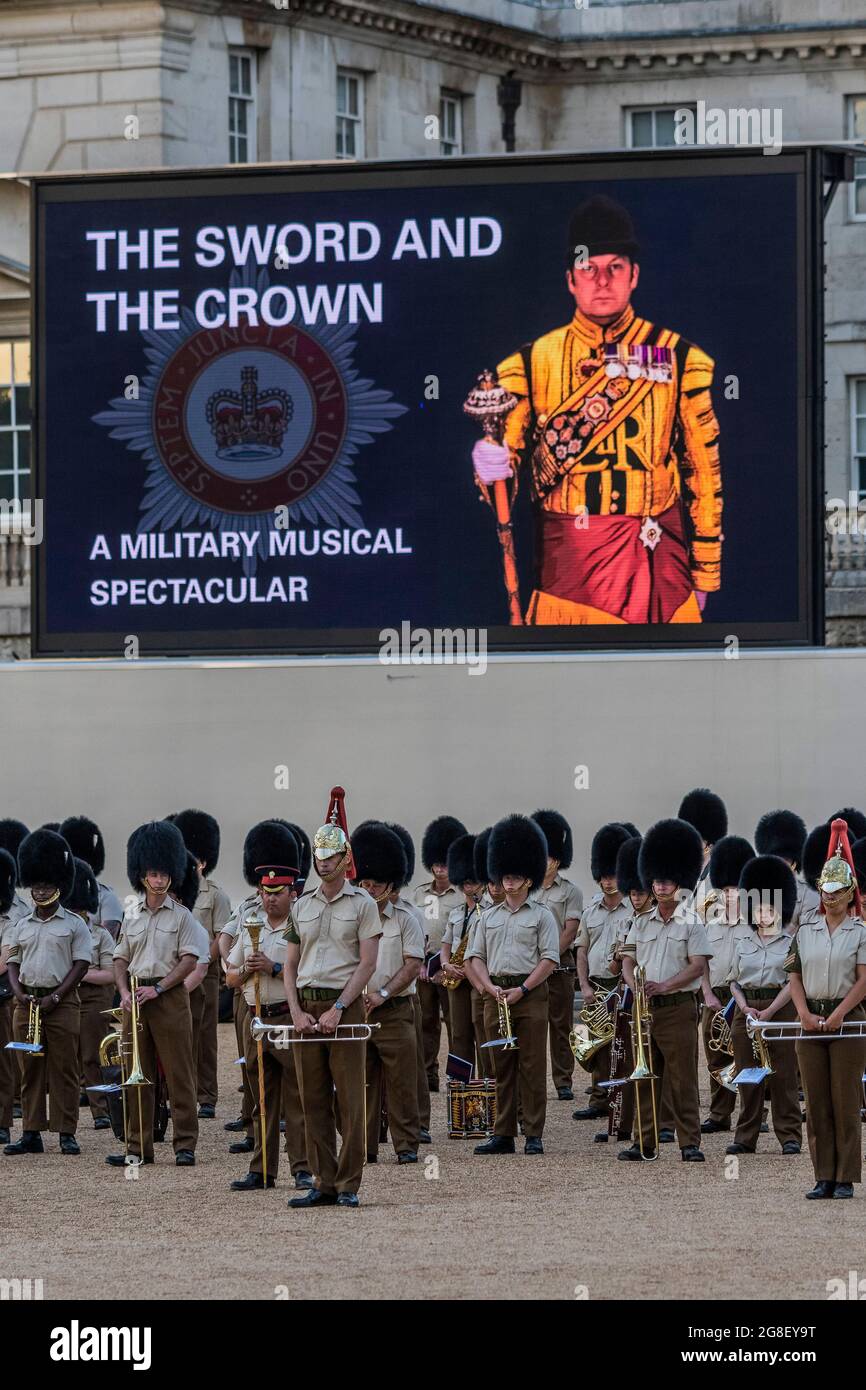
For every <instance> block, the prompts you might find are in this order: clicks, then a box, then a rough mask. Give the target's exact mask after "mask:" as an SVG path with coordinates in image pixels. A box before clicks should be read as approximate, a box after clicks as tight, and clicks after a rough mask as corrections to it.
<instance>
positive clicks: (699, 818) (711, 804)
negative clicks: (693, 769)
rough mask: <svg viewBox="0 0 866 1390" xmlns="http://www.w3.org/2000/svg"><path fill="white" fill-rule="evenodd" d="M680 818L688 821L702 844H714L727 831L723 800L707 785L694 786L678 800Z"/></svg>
mask: <svg viewBox="0 0 866 1390" xmlns="http://www.w3.org/2000/svg"><path fill="white" fill-rule="evenodd" d="M677 816H678V818H679V819H680V820H685V821H688V823H689V825H693V826H694V827H695V830H697V832H698V834H699V835H700V837H701V839H702V840H703V841H704V844H707V845H714V844H715V843H716V841H717V840H721V838H722V836H723V835H727V833H728V812H727V808H726V806H725V803H724V801H723V800H722V798H721V797H720V796H717V795H716V793H715V792H711V791H710V790H709V788H708V787H695V789H694V791H691V792H688V793H687V794H686V795H685V796H684V797H683V799H682V801H681V802H680V809H679V810H678V811H677Z"/></svg>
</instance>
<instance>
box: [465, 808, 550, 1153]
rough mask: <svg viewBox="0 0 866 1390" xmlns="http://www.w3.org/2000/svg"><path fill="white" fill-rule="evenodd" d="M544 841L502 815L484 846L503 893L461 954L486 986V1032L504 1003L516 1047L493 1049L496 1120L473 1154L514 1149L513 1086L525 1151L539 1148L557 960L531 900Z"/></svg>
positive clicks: (546, 917)
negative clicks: (551, 991) (488, 1136)
mask: <svg viewBox="0 0 866 1390" xmlns="http://www.w3.org/2000/svg"><path fill="white" fill-rule="evenodd" d="M547 858H548V856H547V841H546V840H545V838H544V834H543V832H542V830H541V827H540V826H539V825H537V824H536V822H535V821H534V820H531V819H530V818H529V817H528V816H506V817H505V819H504V820H501V821H498V822H497V824H496V825H494V827H493V830H492V831H491V834H490V841H489V844H488V848H487V862H488V875H489V876H490V877H491V878H492V879H493V880H494V881H495V882H498V883H501V884H502V887H503V888H504V889H505V899H504V901H503V902H502V903H500V904H499V905H498V906H494V907H491V908H488V910H487V911H486V912H485V913H484V914H483V915H482V917H481V920H480V921H479V923H478V924H477V926H476V927H475V930H474V931H473V933H472V940H471V942H470V944H469V948H468V950H467V952H466V959H467V960H471V961H473V963H474V964H473V973H474V975H475V977H476V978H477V979H478V981H479V982H480V983H481V984H482V985H483V987H484V989H485V991H486V995H487V997H486V999H485V1030H486V1032H487V1033H488V1035H489V1036H490V1037H493V1036H495V1035H497V1034H498V1033H499V1032H500V1006H501V1004H502V1003H503V1002H504V1003H506V1004H507V1005H508V1009H509V1011H510V1018H511V1027H512V1030H513V1033H514V1036H515V1037H516V1038H517V1047H516V1049H513V1050H512V1049H510V1048H507V1047H495V1048H492V1049H491V1051H492V1052H494V1054H495V1056H494V1066H495V1068H496V1122H495V1125H494V1133H493V1137H492V1138H491V1139H488V1140H487V1142H486V1143H484V1144H479V1145H478V1146H477V1147H476V1149H475V1152H476V1153H477V1154H504V1153H514V1140H515V1137H516V1135H517V1131H518V1120H517V1099H518V1097H517V1092H518V1075H519V1085H520V1107H521V1114H522V1123H523V1132H524V1135H525V1143H524V1153H527V1154H541V1153H543V1152H544V1146H543V1144H542V1134H543V1132H544V1120H545V1113H546V1108H547V997H548V990H547V979H548V976H549V975H550V974H551V973H552V972H553V971H554V970H555V969H556V968H557V966H558V965H559V928H558V926H557V922H556V918H555V917H554V915H553V913H552V912H551V910H550V908H549V907H545V906H544V904H543V903H539V902H536V901H530V900H529V895H530V893H534V892H536V891H537V890H538V889H539V888H540V887H541V885H542V883H543V882H544V875H545V873H546V871H547Z"/></svg>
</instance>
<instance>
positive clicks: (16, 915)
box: [9, 892, 33, 922]
mask: <svg viewBox="0 0 866 1390" xmlns="http://www.w3.org/2000/svg"><path fill="white" fill-rule="evenodd" d="M32 911H33V904H32V903H28V902H25V901H24V899H23V898H22V897H20V896H19V894H18V893H17V892H16V894H15V896H14V898H13V899H12V906H11V907H10V909H9V920H10V921H12V922H18V921H20V919H21V918H22V917H29V915H30V913H31V912H32Z"/></svg>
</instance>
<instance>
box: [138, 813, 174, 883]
mask: <svg viewBox="0 0 866 1390" xmlns="http://www.w3.org/2000/svg"><path fill="white" fill-rule="evenodd" d="M186 853H187V851H186V845H185V844H184V842H183V836H182V835H181V833H180V831H179V830H178V828H177V826H176V825H172V823H171V821H167V820H152V821H148V822H147V824H146V825H140V826H139V827H138V829H137V830H134V831H133V832H132V834H131V835H130V837H129V840H128V841H127V845H126V873H127V877H128V878H129V881H130V883H131V884H132V886H133V888H136V889H138V890H141V888H142V886H143V880H144V876H145V874H146V873H147V871H148V869H156V870H157V872H158V873H161V874H168V876H169V878H170V879H171V881H172V883H173V884H174V885H175V887H177V885H178V884H179V883H181V882H182V881H183V876H184V874H185V873H186Z"/></svg>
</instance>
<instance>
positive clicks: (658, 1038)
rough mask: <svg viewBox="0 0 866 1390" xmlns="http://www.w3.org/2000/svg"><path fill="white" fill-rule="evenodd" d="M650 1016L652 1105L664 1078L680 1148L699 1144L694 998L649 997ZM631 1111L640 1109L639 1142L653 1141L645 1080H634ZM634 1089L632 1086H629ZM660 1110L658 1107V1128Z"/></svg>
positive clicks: (659, 1093) (649, 1142) (695, 1009)
mask: <svg viewBox="0 0 866 1390" xmlns="http://www.w3.org/2000/svg"><path fill="white" fill-rule="evenodd" d="M650 1016H651V1020H652V1049H651V1051H652V1062H651V1068H652V1070H653V1072H654V1073H655V1076H656V1080H655V1083H654V1085H655V1094H656V1106H657V1107H658V1106H659V1099H660V1097H661V1096H662V1095H663V1093H664V1083H665V1078H668V1081H669V1089H668V1092H667V1098H668V1101H669V1104H670V1111H671V1118H672V1119H673V1128H674V1129H675V1131H676V1136H677V1143H678V1144H679V1146H680V1148H681V1149H685V1148H688V1147H690V1146H693V1147H695V1148H698V1147H700V1142H701V1112H700V1098H699V1094H698V1045H697V1023H698V1013H697V1000H696V999H686V1000H683V1002H682V1003H679V1004H664V1005H659V1004H654V1003H653V1002H652V1000H651V1001H650ZM636 1085H637V1087H639V1092H638V1094H637V1096H636V1097H635V1114H636V1115H637V1114H638V1113H640V1128H641V1135H642V1139H643V1146H644V1148H645V1149H649V1148H651V1147H652V1144H653V1125H652V1094H651V1088H650V1083H649V1081H639V1082H637V1083H636ZM632 1089H634V1087H632ZM663 1127H664V1126H663V1125H662V1123H661V1111H660V1110H659V1128H660V1129H661V1128H663Z"/></svg>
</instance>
